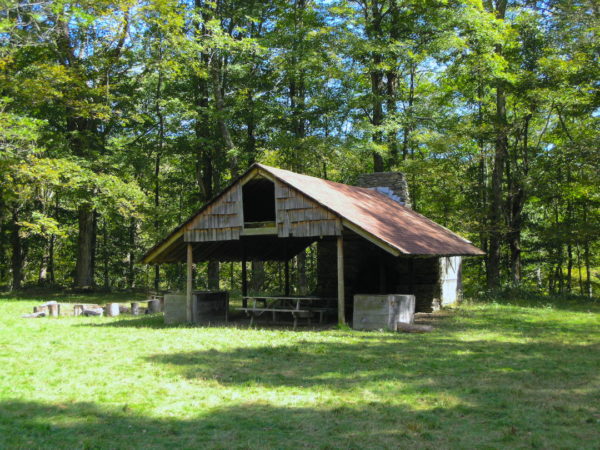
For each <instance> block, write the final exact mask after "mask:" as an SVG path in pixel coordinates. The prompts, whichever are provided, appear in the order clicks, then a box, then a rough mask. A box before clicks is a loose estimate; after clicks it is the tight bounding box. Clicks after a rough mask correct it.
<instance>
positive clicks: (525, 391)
mask: <svg viewBox="0 0 600 450" xmlns="http://www.w3.org/2000/svg"><path fill="white" fill-rule="evenodd" d="M40 299H41V297H40ZM54 299H57V298H54ZM90 300H91V301H102V299H98V298H92V299H90ZM122 300H127V298H125V297H123V298H122ZM36 304H38V302H37V301H34V300H32V299H31V298H30V299H27V300H19V299H17V298H14V297H7V296H3V297H0V448H40V447H46V448H48V447H53V448H54V447H58V448H166V447H169V448H192V447H203V448H207V447H208V448H286V447H290V448H292V447H294V448H297V447H311V448H393V447H404V448H407V447H420V448H436V449H437V448H502V447H511V448H512V447H518V448H529V447H538V448H590V449H592V448H596V449H597V448H599V447H600V308H599V307H598V304H597V303H595V304H587V305H586V304H569V305H566V306H563V307H558V306H554V307H553V306H546V307H525V306H507V305H498V304H485V305H463V306H461V307H460V308H457V309H455V310H453V311H451V312H450V313H444V314H441V315H439V317H438V318H437V319H435V320H434V322H435V323H434V325H435V327H436V330H435V331H434V332H432V333H428V334H418V335H417V334H395V333H385V332H355V331H351V330H336V329H332V330H326V331H312V330H309V329H307V328H306V327H304V328H301V329H300V330H299V331H292V330H285V329H275V328H269V327H264V328H258V329H248V328H246V327H244V326H240V325H238V326H237V327H236V326H231V327H205V328H200V327H197V328H189V327H168V326H164V325H163V323H162V316H160V315H157V316H145V317H127V316H121V317H118V318H83V317H64V318H58V319H22V318H21V317H20V315H21V314H23V313H26V312H30V311H31V309H32V307H33V306H34V305H36Z"/></svg>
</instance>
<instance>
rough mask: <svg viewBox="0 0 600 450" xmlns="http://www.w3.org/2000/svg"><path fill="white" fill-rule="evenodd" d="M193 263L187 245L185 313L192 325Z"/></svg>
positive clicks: (190, 250) (192, 252)
mask: <svg viewBox="0 0 600 450" xmlns="http://www.w3.org/2000/svg"><path fill="white" fill-rule="evenodd" d="M193 263H194V251H193V248H192V244H190V243H188V245H187V284H186V307H187V308H186V312H187V321H188V323H193V321H194V317H193V314H192V265H193Z"/></svg>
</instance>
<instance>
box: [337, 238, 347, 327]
mask: <svg viewBox="0 0 600 450" xmlns="http://www.w3.org/2000/svg"><path fill="white" fill-rule="evenodd" d="M337 283H338V288H337V291H338V324H339V325H344V324H345V323H346V293H345V291H344V238H343V237H342V236H338V238H337Z"/></svg>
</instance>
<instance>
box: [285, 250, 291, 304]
mask: <svg viewBox="0 0 600 450" xmlns="http://www.w3.org/2000/svg"><path fill="white" fill-rule="evenodd" d="M284 272H285V287H284V295H285V296H289V295H290V260H289V259H286V260H285V266H284Z"/></svg>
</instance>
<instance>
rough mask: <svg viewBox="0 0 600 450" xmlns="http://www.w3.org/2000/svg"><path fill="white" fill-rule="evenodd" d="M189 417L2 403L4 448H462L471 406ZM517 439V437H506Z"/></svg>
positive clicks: (240, 409) (239, 410) (251, 407)
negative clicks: (455, 425) (459, 424)
mask: <svg viewBox="0 0 600 450" xmlns="http://www.w3.org/2000/svg"><path fill="white" fill-rule="evenodd" d="M204 411H205V413H202V414H195V415H194V417H193V418H191V419H187V420H184V419H176V418H151V417H147V416H143V415H140V414H136V413H135V411H131V410H130V409H129V406H128V405H123V406H121V407H119V408H114V409H110V408H104V407H102V408H101V407H98V406H97V405H95V404H93V403H70V404H59V405H54V404H50V405H49V404H44V403H37V402H24V401H18V400H13V401H6V402H2V403H0V447H2V448H33V447H44V448H168V447H170V448H172V447H183V448H299V447H309V448H364V447H365V446H366V447H369V448H373V447H379V448H392V447H396V446H398V445H403V444H404V445H410V444H411V443H418V442H422V443H427V444H429V445H430V446H433V445H434V443H435V442H436V441H438V442H441V443H444V442H445V443H446V444H448V443H449V442H452V441H454V442H457V443H458V442H460V440H459V439H457V438H450V439H448V437H447V436H445V435H444V430H443V427H442V424H443V421H445V420H450V421H452V422H455V421H458V420H460V417H464V414H468V413H475V412H474V411H471V410H470V408H460V409H459V410H454V409H443V408H439V409H437V410H435V411H433V412H418V411H413V410H410V409H407V408H402V407H398V406H393V407H390V406H386V405H381V404H377V403H372V404H369V405H361V406H356V407H352V408H350V407H332V408H328V407H324V408H295V407H276V406H270V405H267V404H260V403H248V404H240V405H236V406H233V407H228V408H214V409H211V410H208V411H207V410H204ZM507 436H509V437H510V438H511V439H513V437H512V436H511V435H510V434H507Z"/></svg>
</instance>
